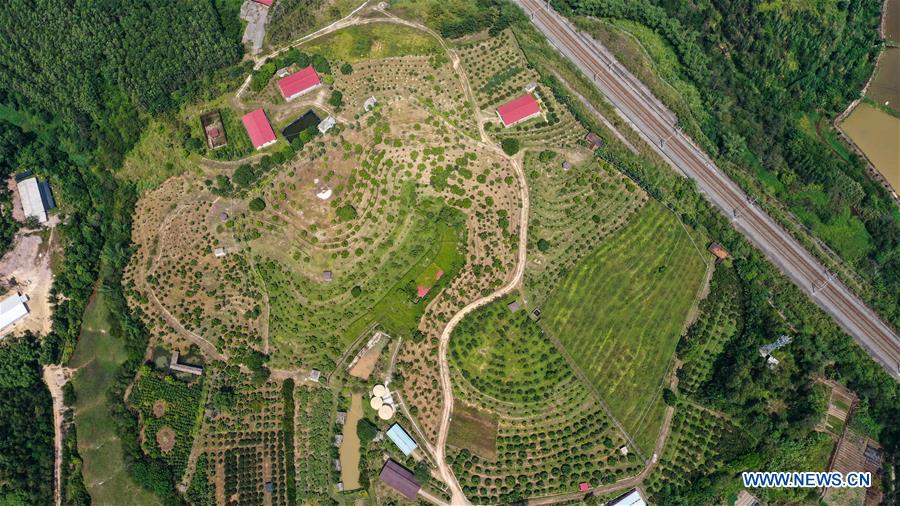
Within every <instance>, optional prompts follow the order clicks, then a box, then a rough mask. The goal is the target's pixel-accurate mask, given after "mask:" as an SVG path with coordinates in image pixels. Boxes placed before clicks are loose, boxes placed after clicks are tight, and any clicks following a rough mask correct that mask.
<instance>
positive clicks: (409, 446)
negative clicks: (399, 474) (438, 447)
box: [387, 423, 418, 457]
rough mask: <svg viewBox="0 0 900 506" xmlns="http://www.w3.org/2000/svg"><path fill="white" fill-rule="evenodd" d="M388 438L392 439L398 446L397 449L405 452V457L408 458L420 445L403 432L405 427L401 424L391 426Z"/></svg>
mask: <svg viewBox="0 0 900 506" xmlns="http://www.w3.org/2000/svg"><path fill="white" fill-rule="evenodd" d="M387 437H389V438H391V441H393V442H394V444H395V445H397V448H400V451H401V452H403V455H406V456H407V457H408V456H409V455H410V454H411V453H412V452H413V450H415V449H416V448H418V445H417V444H416V442H415V441H413V438H411V437H409V434H407V433H406V431H405V430H403V427H401V426H400V424H396V423H395V424H394V425H391V428H390V429H388V430H387Z"/></svg>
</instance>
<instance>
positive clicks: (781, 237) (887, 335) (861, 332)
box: [517, 0, 900, 379]
mask: <svg viewBox="0 0 900 506" xmlns="http://www.w3.org/2000/svg"><path fill="white" fill-rule="evenodd" d="M517 2H518V3H519V4H520V5H521V6H522V7H523V8H524V9H525V11H526V13H528V14H529V15H530V17H531V19H532V21H533V22H534V24H535V25H536V26H537V27H538V28H539V29H540V30H541V31H542V32H543V33H544V34H545V35H546V36H547V38H548V40H550V42H551V43H552V44H553V45H554V46H555V47H556V48H557V49H558V50H559V51H560V52H561V53H562V54H563V55H564V56H566V57H568V58H569V59H571V60H572V61H573V63H575V64H576V65H577V66H578V67H580V68H581V69H582V71H583V72H585V73H586V74H587V75H588V77H590V78H592V79H593V81H594V83H595V84H596V85H597V87H598V88H599V89H600V91H602V92H603V93H604V95H605V96H606V97H607V98H608V99H609V100H610V101H611V102H612V104H613V105H614V106H615V108H616V109H617V111H618V112H619V113H620V115H622V116H623V118H624V119H625V120H626V121H628V122H630V123H631V124H632V125H633V126H634V127H635V130H636V131H638V133H639V134H641V136H642V137H643V138H644V139H645V140H646V141H647V142H648V144H650V145H651V146H653V148H654V149H655V150H656V151H657V152H658V153H659V154H660V155H661V156H662V157H663V158H664V159H666V160H667V161H668V162H669V163H670V164H671V165H673V166H674V167H675V168H676V169H677V170H679V171H680V172H682V173H684V174H685V175H686V176H688V177H690V178H692V179H694V180H695V181H696V182H697V183H698V188H699V189H700V190H701V193H703V194H704V195H705V196H706V197H707V198H708V199H709V200H711V201H712V202H713V203H714V204H715V205H717V206H718V207H719V208H720V209H722V210H723V211H724V212H725V213H726V214H729V215H730V216H731V217H732V222H733V225H734V226H735V228H737V229H738V230H740V231H742V232H744V234H745V235H746V236H747V237H748V239H749V240H750V241H751V242H752V243H754V244H755V245H756V246H757V247H759V248H760V249H761V250H762V251H763V252H764V253H765V254H766V255H767V256H768V257H769V259H770V260H772V261H773V262H774V263H775V264H776V265H778V266H779V267H780V268H781V269H782V270H783V271H784V272H785V273H786V274H787V275H788V276H789V277H790V278H792V279H793V280H794V282H795V283H797V285H798V286H800V288H801V289H802V290H804V291H805V292H807V293H808V294H810V296H812V298H813V300H814V302H815V303H816V304H818V305H819V306H820V307H821V308H822V309H824V310H825V311H826V312H828V313H829V314H830V315H831V316H832V317H833V318H834V319H835V320H836V321H837V322H838V324H839V325H841V326H842V327H843V328H844V329H845V330H846V331H847V332H848V333H849V334H850V335H851V336H853V337H854V338H855V339H856V341H857V342H858V343H859V344H860V345H861V346H862V347H863V348H864V349H865V350H866V351H867V352H868V353H869V354H870V355H871V356H872V358H873V359H875V360H876V361H877V362H879V363H880V364H881V365H882V366H883V367H884V368H885V369H886V370H887V371H888V372H889V373H890V374H891V375H892V376H893V377H894V378H895V379H900V338H898V337H897V335H896V333H894V331H893V330H892V329H891V328H890V327H888V325H887V324H885V323H884V322H883V321H881V320H880V319H879V318H878V316H877V315H876V314H875V312H874V311H872V310H871V309H870V308H868V307H866V305H865V304H864V303H862V301H860V300H859V298H858V297H856V295H855V294H853V293H852V292H851V291H850V290H849V288H847V287H846V286H845V285H843V284H842V283H841V282H840V281H839V280H837V279H835V277H834V276H833V275H832V274H831V273H829V272H828V270H827V269H826V268H825V267H824V266H823V265H821V264H820V263H819V262H818V260H816V259H815V258H814V257H813V256H812V254H810V253H809V252H808V251H806V250H805V249H804V248H803V247H802V246H801V245H800V244H799V243H798V242H797V241H796V239H794V238H793V237H792V236H791V235H790V234H789V233H788V232H787V231H786V230H784V229H783V228H781V226H779V225H778V224H777V223H775V221H774V220H773V219H772V218H771V217H770V216H768V215H767V214H766V213H765V212H764V211H762V210H761V209H760V208H759V207H757V206H756V205H754V204H753V202H751V201H749V199H748V197H747V196H746V195H745V194H744V193H743V191H742V190H740V188H739V187H738V186H737V185H736V184H735V183H734V182H733V181H731V180H730V179H729V178H728V177H727V176H725V175H724V174H723V173H722V172H721V171H719V170H718V169H717V168H716V167H715V164H714V163H713V161H712V160H711V159H710V158H709V157H708V156H707V155H706V154H705V153H704V152H703V151H702V150H701V149H700V148H699V147H698V146H697V145H696V144H695V143H694V142H693V141H692V140H691V139H690V138H688V137H687V136H686V135H684V134H683V133H682V132H681V131H680V130H679V129H678V127H677V125H676V123H677V117H676V116H675V115H674V114H673V113H672V112H671V111H669V110H668V109H667V108H666V107H665V106H664V105H662V103H661V102H659V101H658V100H657V99H656V98H655V97H653V95H652V94H651V93H650V92H649V91H648V90H647V89H646V87H644V86H643V84H641V83H640V82H639V81H638V80H637V79H636V78H635V77H634V76H632V75H631V74H630V73H629V72H628V71H627V70H625V69H624V68H623V67H622V66H621V64H619V63H618V61H616V60H615V58H614V57H613V56H612V55H611V54H610V53H609V52H608V51H607V50H606V49H605V48H603V47H602V46H601V45H600V44H599V43H598V42H596V41H594V40H593V39H589V38H588V37H586V36H585V35H582V34H581V33H579V32H578V31H577V29H575V28H574V27H572V26H571V25H570V24H569V23H568V22H567V21H566V20H564V19H563V18H562V17H561V16H560V15H559V14H557V13H556V12H554V11H552V10H550V9H547V7H546V6H545V5H544V4H543V3H541V2H539V1H538V0H517Z"/></svg>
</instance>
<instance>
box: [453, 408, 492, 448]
mask: <svg viewBox="0 0 900 506" xmlns="http://www.w3.org/2000/svg"><path fill="white" fill-rule="evenodd" d="M447 442H448V443H449V444H451V445H453V446H455V447H457V448H465V449H467V450H469V451H471V452H472V453H474V454H476V455H478V456H479V457H481V458H484V459H487V460H495V459H496V458H497V415H494V414H491V413H490V412H488V411H484V410H482V409H478V408H477V407H474V406H467V405H465V404H463V403H461V402H457V403H455V404H454V405H453V421H452V422H451V423H450V433H449V434H447Z"/></svg>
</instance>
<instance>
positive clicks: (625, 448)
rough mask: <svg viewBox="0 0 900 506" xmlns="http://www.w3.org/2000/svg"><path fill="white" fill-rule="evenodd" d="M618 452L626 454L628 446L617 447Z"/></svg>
mask: <svg viewBox="0 0 900 506" xmlns="http://www.w3.org/2000/svg"><path fill="white" fill-rule="evenodd" d="M619 453H621V454H622V455H628V446H623V447H621V448H619Z"/></svg>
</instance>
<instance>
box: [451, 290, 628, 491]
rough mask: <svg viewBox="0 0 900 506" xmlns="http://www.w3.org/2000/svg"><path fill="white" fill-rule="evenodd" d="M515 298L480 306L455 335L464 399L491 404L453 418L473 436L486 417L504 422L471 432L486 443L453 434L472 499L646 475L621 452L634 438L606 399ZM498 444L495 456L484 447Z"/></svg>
mask: <svg viewBox="0 0 900 506" xmlns="http://www.w3.org/2000/svg"><path fill="white" fill-rule="evenodd" d="M512 301H514V299H513V298H505V299H502V300H500V301H498V302H494V303H492V304H490V305H488V306H486V307H484V308H482V309H479V310H477V311H476V312H475V313H473V314H472V315H471V317H470V318H467V319H466V320H464V321H463V323H461V324H460V326H458V327H457V328H456V330H455V331H454V335H453V337H452V338H451V341H450V343H451V349H450V362H451V364H452V366H453V372H454V378H453V385H454V389H455V391H456V396H457V398H458V399H463V400H465V402H466V403H468V404H470V405H477V406H481V408H480V409H479V410H477V411H475V410H472V409H470V408H465V407H463V408H462V409H463V411H465V416H464V417H461V418H460V421H457V419H454V422H453V423H455V424H460V423H461V424H463V426H460V427H459V429H462V430H461V432H463V433H464V432H467V429H468V427H465V425H470V424H472V423H476V424H477V423H478V419H479V418H482V419H484V418H486V417H492V418H495V419H496V421H495V422H494V424H489V423H485V424H481V426H482V427H493V430H490V429H489V430H487V431H482V432H481V433H478V434H472V435H471V437H473V438H475V439H476V440H474V441H472V443H480V442H483V443H485V444H484V445H480V444H478V445H476V444H472V443H468V442H465V441H463V440H461V439H460V440H458V442H454V440H453V439H452V438H451V440H450V443H451V445H453V444H456V445H457V446H458V447H457V448H456V449H455V450H453V451H452V452H451V453H450V461H451V465H452V466H453V468H454V470H455V472H456V473H457V476H458V478H459V480H460V484H461V485H462V486H463V489H464V490H465V492H466V494H467V496H468V497H469V498H470V500H472V501H473V502H475V503H508V502H513V501H516V500H518V499H522V498H526V497H531V496H540V495H549V494H554V493H562V492H573V491H576V490H577V489H578V484H579V483H581V482H584V481H587V482H591V483H595V484H600V483H609V482H611V481H615V480H616V479H619V478H621V477H624V476H630V475H633V474H636V473H637V472H638V471H639V470H640V469H641V467H642V463H641V461H640V460H639V459H638V458H637V456H635V455H633V454H632V455H629V456H623V455H621V454H620V453H619V452H618V451H617V450H618V448H619V447H621V446H622V445H623V444H624V438H623V436H622V435H621V433H619V432H618V431H617V430H616V429H615V427H614V426H613V425H612V424H611V422H610V420H609V419H608V418H607V417H606V415H605V414H604V412H603V410H602V409H601V407H600V405H599V404H598V402H597V399H596V398H595V397H593V394H592V393H591V391H590V390H589V389H588V388H586V387H585V386H584V385H583V384H581V383H580V381H579V380H578V379H577V378H576V377H575V376H574V375H573V374H572V371H571V369H570V368H569V366H568V364H567V363H566V360H565V359H564V358H563V357H562V355H560V354H559V353H558V352H557V351H556V349H555V348H554V347H553V345H552V344H551V343H550V342H549V341H548V340H547V339H546V338H545V337H544V335H543V331H542V330H541V328H540V327H539V326H538V325H537V324H536V323H535V322H534V321H532V320H531V319H530V318H529V317H528V314H527V312H526V311H524V310H522V309H519V310H518V311H516V312H512V311H510V309H509V308H508V307H507V306H508V304H510V303H511V302H512ZM473 418H474V420H473ZM451 430H452V429H451ZM479 440H481V441H479ZM491 446H493V447H494V448H495V452H494V454H493V455H488V454H487V453H485V451H484V450H483V449H482V448H481V447H491Z"/></svg>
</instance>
